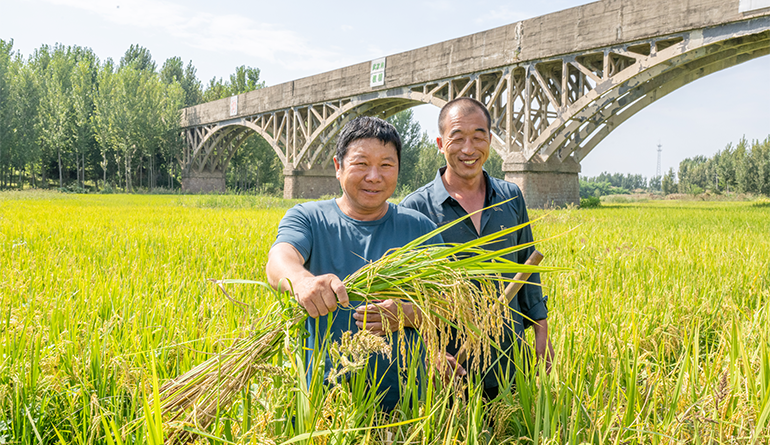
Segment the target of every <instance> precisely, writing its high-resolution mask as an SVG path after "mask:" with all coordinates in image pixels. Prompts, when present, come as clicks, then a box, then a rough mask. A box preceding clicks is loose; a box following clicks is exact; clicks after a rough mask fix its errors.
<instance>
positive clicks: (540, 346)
mask: <svg viewBox="0 0 770 445" xmlns="http://www.w3.org/2000/svg"><path fill="white" fill-rule="evenodd" d="M532 329H534V331H535V355H536V356H537V359H538V360H545V368H546V372H550V371H551V363H552V360H553V358H554V356H555V353H554V350H553V345H552V344H551V339H550V338H548V319H545V318H544V319H541V320H535V322H534V323H533V325H532Z"/></svg>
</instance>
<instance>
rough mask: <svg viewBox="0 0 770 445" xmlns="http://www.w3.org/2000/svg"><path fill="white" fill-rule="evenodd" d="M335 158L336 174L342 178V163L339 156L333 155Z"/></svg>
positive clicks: (338, 177)
mask: <svg viewBox="0 0 770 445" xmlns="http://www.w3.org/2000/svg"><path fill="white" fill-rule="evenodd" d="M332 159H334V176H336V177H337V180H339V179H340V173H342V164H340V163H339V161H337V156H335V157H333V158H332Z"/></svg>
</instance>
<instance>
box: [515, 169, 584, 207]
mask: <svg viewBox="0 0 770 445" xmlns="http://www.w3.org/2000/svg"><path fill="white" fill-rule="evenodd" d="M503 171H504V172H505V180H506V181H508V182H513V183H515V184H516V185H518V186H519V188H520V189H521V191H522V193H523V194H524V200H525V201H526V203H527V207H528V208H535V209H542V208H550V207H562V206H566V205H567V204H575V205H578V204H580V184H579V180H578V173H580V164H579V163H578V162H576V161H575V160H574V159H573V158H572V157H569V158H567V159H566V160H565V161H564V162H559V160H558V159H556V158H555V157H553V158H551V160H550V161H547V162H542V161H530V162H505V163H503Z"/></svg>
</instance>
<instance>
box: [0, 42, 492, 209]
mask: <svg viewBox="0 0 770 445" xmlns="http://www.w3.org/2000/svg"><path fill="white" fill-rule="evenodd" d="M264 86H265V83H264V81H262V80H260V71H259V69H257V68H251V67H246V66H240V67H237V68H236V69H235V72H234V73H233V74H232V75H230V78H229V79H227V80H222V79H221V78H219V79H218V78H216V77H215V78H213V79H211V80H210V81H209V82H208V83H207V84H206V85H205V86H204V85H203V84H202V83H201V81H200V80H199V79H198V77H197V74H196V69H195V67H194V66H193V64H192V61H190V62H188V63H187V65H185V64H184V62H183V61H182V59H181V58H179V57H171V58H169V59H167V60H166V61H165V62H164V63H163V65H162V66H161V67H160V68H158V66H157V64H156V62H155V61H154V60H153V58H152V55H151V53H150V51H149V50H148V49H147V48H143V47H141V46H139V45H132V46H131V47H130V48H128V50H127V51H126V52H125V54H124V55H123V57H121V59H120V60H119V61H118V62H117V63H116V62H115V61H113V60H112V59H109V58H108V59H106V60H103V61H102V60H100V59H99V58H98V57H97V55H96V54H95V53H94V52H93V51H92V50H91V49H90V48H85V47H80V46H63V45H59V44H57V45H53V46H49V45H43V46H41V47H40V48H38V49H36V50H35V51H34V52H33V53H32V54H31V55H30V56H28V57H25V56H23V55H22V54H20V53H19V52H17V51H14V50H13V41H12V40H11V41H4V40H0V188H5V189H8V188H19V189H20V188H24V187H38V188H48V187H59V188H61V189H63V190H73V191H86V190H87V189H90V190H96V191H112V190H115V189H121V190H123V191H126V192H132V191H135V190H137V189H138V190H147V191H152V190H155V189H161V190H173V189H178V188H179V187H180V185H181V177H180V175H181V168H180V165H179V158H180V157H181V154H182V150H183V145H182V144H183V143H184V141H183V140H182V138H181V136H180V128H179V119H180V115H179V110H180V109H181V108H183V107H188V106H193V105H197V104H199V103H204V102H209V101H212V100H217V99H222V98H226V97H229V96H232V95H235V94H240V93H244V92H247V91H251V90H255V89H259V88H263V87H264ZM389 121H390V122H391V123H393V124H394V125H395V126H396V128H397V129H398V130H399V133H400V134H401V136H402V138H403V152H402V161H403V162H402V165H401V167H402V168H401V173H400V175H399V193H400V194H406V193H408V192H410V191H413V190H416V189H417V188H419V187H420V186H422V185H423V184H425V183H427V182H428V181H430V180H432V179H433V178H434V176H435V174H436V170H437V169H438V168H439V167H440V166H443V165H444V158H443V156H442V155H441V154H440V153H439V152H438V148H437V146H436V143H435V141H431V140H430V138H429V137H428V135H427V133H426V132H423V131H422V130H421V128H420V124H419V123H418V122H417V121H416V120H415V119H414V115H413V113H412V111H411V110H406V111H403V112H401V113H399V114H397V115H395V116H392V117H391V118H389ZM486 169H487V171H489V172H490V173H491V174H492V175H494V176H496V177H503V172H502V159H501V158H500V157H499V156H498V155H497V154H496V153H494V152H492V153H491V155H490V158H489V160H488V161H487V164H486ZM282 170H283V166H282V165H281V162H280V160H279V158H278V156H276V154H275V152H274V151H273V149H272V147H270V145H269V144H268V143H267V142H266V141H265V140H264V139H263V138H261V137H259V136H257V135H255V136H254V137H250V138H249V139H247V140H246V142H244V143H243V144H242V145H241V147H240V148H239V150H238V152H237V153H235V155H234V156H233V158H232V159H231V161H230V164H229V166H228V170H227V172H226V184H227V187H228V189H229V190H231V191H246V190H248V191H259V192H267V193H279V192H280V191H281V190H282V188H283V178H282Z"/></svg>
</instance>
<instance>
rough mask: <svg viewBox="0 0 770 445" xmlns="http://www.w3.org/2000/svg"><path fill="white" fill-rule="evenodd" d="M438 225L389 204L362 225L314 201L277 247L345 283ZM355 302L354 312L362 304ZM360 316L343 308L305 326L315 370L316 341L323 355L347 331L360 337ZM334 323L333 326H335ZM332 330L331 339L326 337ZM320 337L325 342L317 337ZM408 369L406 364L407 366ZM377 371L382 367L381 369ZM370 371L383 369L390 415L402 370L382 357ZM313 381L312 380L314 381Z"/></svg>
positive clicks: (413, 337)
mask: <svg viewBox="0 0 770 445" xmlns="http://www.w3.org/2000/svg"><path fill="white" fill-rule="evenodd" d="M435 228H436V225H435V224H434V223H433V222H431V221H430V219H428V218H426V217H425V216H424V215H422V214H421V213H419V212H415V211H414V210H411V209H407V208H405V207H398V206H395V205H393V204H390V203H388V211H387V213H386V214H385V216H383V217H382V218H380V219H378V220H375V221H359V220H357V219H353V218H351V217H349V216H348V215H346V214H345V213H343V212H342V210H341V209H340V208H339V206H338V205H337V202H336V200H334V199H331V200H328V201H314V202H306V203H303V204H298V205H296V206H294V207H292V208H291V209H289V210H288V211H287V212H286V215H284V217H283V219H281V222H280V223H279V225H278V236H277V237H276V240H275V243H274V244H273V245H275V244H278V243H289V244H291V245H292V246H294V247H295V248H296V249H297V251H299V253H300V255H302V258H304V259H305V268H306V269H307V270H308V271H309V272H310V273H312V274H313V275H323V274H328V273H331V274H334V275H336V276H337V277H339V279H340V280H344V279H345V277H347V276H348V275H350V274H352V273H353V272H355V271H357V270H358V269H360V268H361V267H363V266H364V265H365V264H366V263H368V262H370V261H374V260H378V259H380V258H381V257H382V256H383V255H384V254H385V252H387V251H388V250H390V249H392V248H398V247H402V246H404V245H405V244H407V243H409V242H410V241H412V240H414V239H415V238H417V237H420V236H422V235H425V234H426V233H429V232H431V231H432V230H434V229H435ZM441 243H443V241H442V239H441V236H436V237H434V238H432V239H431V240H429V241H428V242H427V244H441ZM361 304H362V303H361V302H351V307H353V308H354V307H356V306H358V305H361ZM354 312H355V311H354V310H353V309H351V308H342V307H340V308H338V309H337V310H335V311H334V312H333V313H331V314H329V315H328V316H323V317H319V318H317V319H315V318H311V317H308V318H307V321H306V322H305V327H306V328H307V330H308V332H309V334H310V336H309V337H308V338H307V341H306V347H307V348H308V349H307V350H306V351H307V352H306V363H307V365H308V367H309V368H310V367H311V366H312V357H313V348H314V347H315V346H316V342H317V343H318V345H320V346H321V350H326V346H328V342H330V341H332V342H338V341H340V339H341V338H342V334H343V332H345V331H352V332H358V327H357V326H356V321H355V319H353V313H354ZM330 324H331V326H329V325H330ZM327 328H330V335H329V337H326V336H325V334H326V331H327ZM316 332H318V333H319V338H316ZM405 336H406V338H405V339H404V340H405V341H407V344H408V345H412V344H414V342H416V341H418V340H419V336H418V334H417V331H415V330H414V329H412V328H406V329H405ZM393 340H394V344H393V352H392V356H393V357H394V358H395V357H396V356H398V355H399V349H400V348H399V347H398V345H399V343H398V342H399V341H401V339H400V338H399V336H398V335H397V333H394V337H393ZM324 364H325V367H324V379H325V378H326V377H327V376H328V374H329V371H330V370H331V369H332V366H333V364H332V362H331V359H330V357H329V355H328V354H327V353H324ZM401 364H402V365H403V362H401ZM375 366H376V368H375ZM369 369H370V370H374V369H376V370H377V373H376V375H374V376H373V377H374V378H375V379H376V381H381V383H380V385H379V387H378V390H377V391H378V393H385V396H384V398H383V400H382V403H381V406H382V408H383V409H384V410H386V411H389V410H391V409H393V408H394V407H395V406H396V403H397V402H398V399H399V391H400V389H399V376H398V365H397V364H396V363H395V360H394V361H392V362H391V361H389V360H388V359H387V358H385V357H383V356H381V355H379V354H376V355H373V356H372V357H370V359H369ZM309 377H310V376H309Z"/></svg>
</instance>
